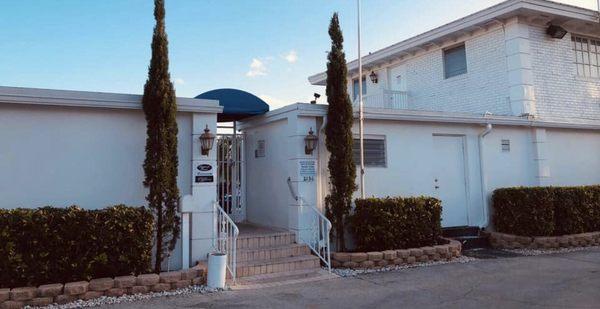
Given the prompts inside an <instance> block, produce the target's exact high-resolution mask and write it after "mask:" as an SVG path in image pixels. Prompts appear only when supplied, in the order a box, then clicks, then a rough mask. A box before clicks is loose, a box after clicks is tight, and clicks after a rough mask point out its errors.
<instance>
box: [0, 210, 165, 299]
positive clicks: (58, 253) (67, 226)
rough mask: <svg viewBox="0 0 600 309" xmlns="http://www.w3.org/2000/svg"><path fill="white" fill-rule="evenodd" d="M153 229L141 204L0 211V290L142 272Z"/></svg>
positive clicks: (147, 261) (147, 264)
mask: <svg viewBox="0 0 600 309" xmlns="http://www.w3.org/2000/svg"><path fill="white" fill-rule="evenodd" d="M153 229H154V219H153V216H152V213H151V212H150V211H149V210H148V209H145V208H142V207H140V208H137V207H127V206H124V205H117V206H113V207H109V208H106V209H102V210H83V209H81V208H79V207H76V206H71V207H69V208H53V207H42V208H38V209H22V208H18V209H12V210H6V209H0V257H1V258H0V288H7V287H20V286H28V285H40V284H47V283H57V282H63V283H64V282H71V281H77V280H89V279H92V278H102V277H114V276H120V275H128V274H139V273H144V272H148V271H149V270H150V264H151V260H152V254H151V252H152V239H153Z"/></svg>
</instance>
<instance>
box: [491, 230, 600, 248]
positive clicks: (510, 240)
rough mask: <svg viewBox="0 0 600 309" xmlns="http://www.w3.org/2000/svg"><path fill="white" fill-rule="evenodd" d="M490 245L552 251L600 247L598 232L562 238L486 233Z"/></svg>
mask: <svg viewBox="0 0 600 309" xmlns="http://www.w3.org/2000/svg"><path fill="white" fill-rule="evenodd" d="M488 234H489V239H490V244H491V245H492V247H494V248H498V249H552V248H570V247H586V246H597V245H600V232H592V233H582V234H571V235H563V236H537V237H529V236H517V235H511V234H504V233H497V232H488Z"/></svg>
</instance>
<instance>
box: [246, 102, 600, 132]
mask: <svg viewBox="0 0 600 309" xmlns="http://www.w3.org/2000/svg"><path fill="white" fill-rule="evenodd" d="M292 115H295V116H299V117H325V116H326V115H327V105H322V104H306V103H296V104H290V105H288V106H285V107H282V108H278V109H275V110H272V111H270V112H268V113H266V114H264V115H260V116H255V117H252V118H248V119H245V120H243V121H241V122H239V124H238V127H239V128H240V129H241V130H247V129H250V128H253V127H257V126H262V125H266V124H269V123H272V122H276V121H280V120H284V119H287V118H288V117H290V116H292ZM364 116H365V119H366V120H367V121H368V120H381V121H399V122H429V123H446V124H453V123H454V124H472V125H485V124H488V123H490V124H493V125H501V126H520V127H539V128H562V129H580V130H600V122H598V121H594V120H589V119H529V118H524V117H517V116H502V115H480V114H470V113H452V112H438V111H417V110H401V109H381V108H366V109H365V115H364ZM354 117H355V118H356V119H358V114H355V115H354ZM366 125H368V123H367V124H366Z"/></svg>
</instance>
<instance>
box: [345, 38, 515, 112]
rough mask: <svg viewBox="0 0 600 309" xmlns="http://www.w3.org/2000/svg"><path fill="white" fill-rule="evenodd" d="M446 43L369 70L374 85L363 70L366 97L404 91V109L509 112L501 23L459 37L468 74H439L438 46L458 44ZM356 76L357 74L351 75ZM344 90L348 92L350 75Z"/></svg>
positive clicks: (440, 50)
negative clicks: (399, 82) (406, 106)
mask: <svg viewBox="0 0 600 309" xmlns="http://www.w3.org/2000/svg"><path fill="white" fill-rule="evenodd" d="M460 43H461V42H460V41H458V42H454V43H448V44H445V45H444V47H443V48H432V49H431V50H428V51H426V52H422V53H418V54H416V55H415V56H413V57H409V58H407V59H406V60H401V61H398V60H396V61H393V62H392V63H390V64H386V65H385V66H383V67H380V68H376V69H373V70H374V71H375V72H376V73H377V75H378V79H379V81H378V83H377V84H373V83H372V82H371V81H370V79H369V78H368V75H369V74H370V72H371V69H369V70H366V71H365V74H366V75H367V94H366V95H367V96H368V95H372V94H376V93H380V92H381V91H382V90H383V89H394V90H401V89H405V90H406V91H408V96H409V109H413V110H427V111H449V112H468V113H477V114H483V113H485V112H491V113H494V114H497V115H510V114H511V109H510V102H509V98H508V97H509V92H508V76H507V62H506V50H505V37H504V30H503V28H502V27H494V28H491V29H490V30H489V31H486V32H484V33H480V34H478V35H476V36H474V37H471V38H469V39H466V40H465V41H464V44H465V48H466V54H467V73H466V74H462V75H458V76H454V77H451V78H448V79H446V78H444V58H443V49H444V48H447V47H451V46H454V45H456V44H460ZM398 74H402V75H403V85H402V86H401V87H400V88H398V87H396V85H395V83H396V80H395V77H396V76H397V75H398ZM353 78H356V76H353ZM348 90H349V94H350V96H352V79H349V83H348Z"/></svg>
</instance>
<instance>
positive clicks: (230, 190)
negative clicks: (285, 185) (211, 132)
mask: <svg viewBox="0 0 600 309" xmlns="http://www.w3.org/2000/svg"><path fill="white" fill-rule="evenodd" d="M217 167H218V173H217V175H218V181H217V196H218V198H219V205H221V207H222V208H223V209H224V210H225V212H227V214H228V215H229V216H230V217H231V218H232V219H233V221H235V222H242V221H244V220H246V201H245V196H246V195H245V193H246V192H245V191H246V186H245V175H244V136H243V135H240V134H217Z"/></svg>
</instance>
